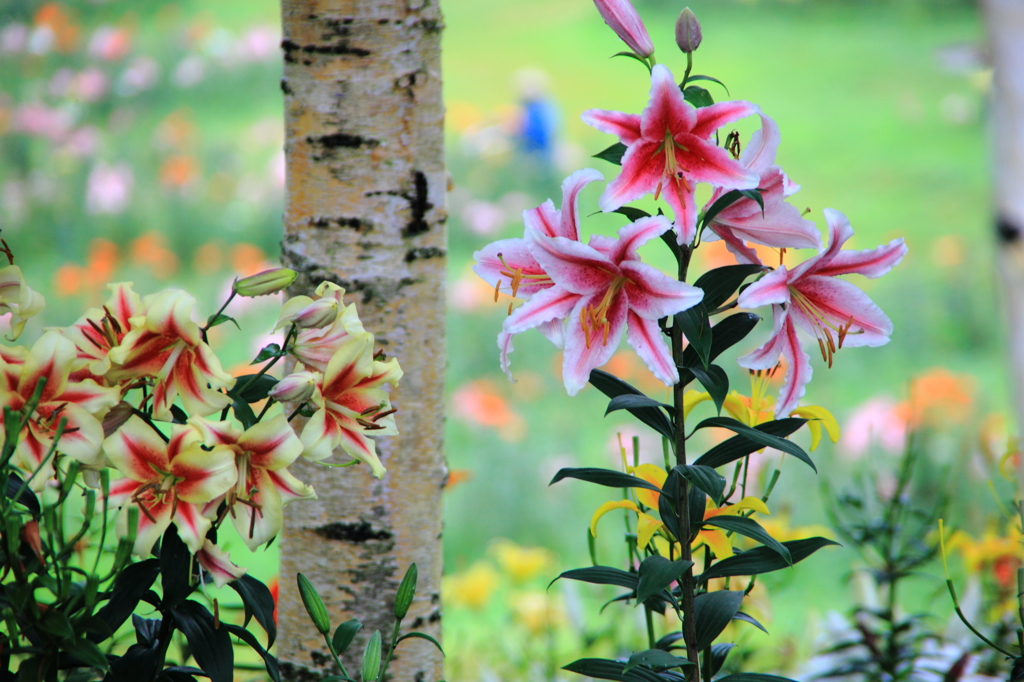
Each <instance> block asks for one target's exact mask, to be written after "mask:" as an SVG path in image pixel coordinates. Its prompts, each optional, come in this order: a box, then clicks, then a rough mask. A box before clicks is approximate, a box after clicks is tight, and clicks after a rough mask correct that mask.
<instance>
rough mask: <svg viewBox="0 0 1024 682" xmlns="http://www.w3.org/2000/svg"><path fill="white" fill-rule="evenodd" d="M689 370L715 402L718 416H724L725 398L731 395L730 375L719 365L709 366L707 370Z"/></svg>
mask: <svg viewBox="0 0 1024 682" xmlns="http://www.w3.org/2000/svg"><path fill="white" fill-rule="evenodd" d="M689 369H690V372H692V373H693V376H695V377H697V381H699V382H700V385H701V386H703V387H704V389H705V390H706V391H707V392H708V395H710V396H711V399H712V400H713V401H714V402H715V409H716V410H717V411H718V414H722V405H724V404H725V396H727V395H729V375H728V374H726V373H725V370H724V369H722V368H721V367H719V366H718V365H709V366H708V368H707V369H704V368H703V367H700V366H694V367H690V368H689Z"/></svg>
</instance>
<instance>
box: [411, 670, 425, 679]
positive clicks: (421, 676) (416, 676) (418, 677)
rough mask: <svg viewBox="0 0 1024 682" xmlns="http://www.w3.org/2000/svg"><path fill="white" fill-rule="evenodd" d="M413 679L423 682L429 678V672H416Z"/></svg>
mask: <svg viewBox="0 0 1024 682" xmlns="http://www.w3.org/2000/svg"><path fill="white" fill-rule="evenodd" d="M412 679H413V680H414V682H423V681H424V680H425V679H427V672H426V671H425V670H421V671H419V672H418V673H416V674H415V675H414V676H413V678H412Z"/></svg>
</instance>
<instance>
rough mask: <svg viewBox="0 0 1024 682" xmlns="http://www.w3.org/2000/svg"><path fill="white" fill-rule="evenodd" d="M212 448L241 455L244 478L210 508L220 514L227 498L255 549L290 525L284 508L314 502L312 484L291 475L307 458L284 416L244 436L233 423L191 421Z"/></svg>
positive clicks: (237, 524)
mask: <svg viewBox="0 0 1024 682" xmlns="http://www.w3.org/2000/svg"><path fill="white" fill-rule="evenodd" d="M189 424H191V425H192V426H193V427H195V429H196V430H197V431H198V432H199V433H200V434H202V436H203V440H204V441H205V443H206V444H207V445H214V446H217V445H223V446H225V447H227V448H228V449H230V450H231V451H232V452H234V453H235V466H236V467H237V468H238V480H237V481H236V482H235V486H234V488H233V489H231V490H228V491H227V493H226V494H225V495H224V497H222V498H219V499H216V500H214V501H212V502H211V503H210V504H208V505H207V509H206V510H205V511H210V510H216V509H217V507H218V506H220V502H221V501H222V500H223V501H224V502H226V503H227V509H228V513H230V514H231V520H232V522H233V523H234V526H235V529H236V530H237V531H238V534H239V535H240V536H241V538H242V541H243V542H245V544H246V546H248V547H249V549H251V550H254V551H255V549H256V548H257V547H259V546H260V545H262V544H263V543H265V542H269V541H270V540H272V539H273V538H274V537H276V536H277V534H278V533H280V532H281V527H282V525H283V524H284V511H283V507H284V505H286V504H288V503H289V502H292V501H294V500H299V499H307V500H308V499H314V498H316V494H315V493H314V492H313V488H312V487H311V486H308V485H306V484H305V483H302V482H301V481H299V480H298V479H297V478H295V477H294V476H292V475H291V473H289V472H288V469H287V467H288V466H289V465H290V464H291V463H292V462H294V461H295V460H296V459H297V458H298V457H299V455H301V454H302V443H301V441H299V438H298V436H296V435H295V432H294V431H293V430H292V427H291V426H290V425H289V424H288V420H287V419H286V418H285V416H284V415H283V414H279V415H277V416H276V417H274V418H272V419H268V420H264V421H261V422H258V423H257V424H254V425H253V426H250V427H249V428H248V429H246V430H245V431H244V432H243V431H242V430H241V429H239V428H238V427H236V426H234V425H233V424H232V423H231V422H228V421H218V422H212V421H207V420H205V419H196V418H192V419H189Z"/></svg>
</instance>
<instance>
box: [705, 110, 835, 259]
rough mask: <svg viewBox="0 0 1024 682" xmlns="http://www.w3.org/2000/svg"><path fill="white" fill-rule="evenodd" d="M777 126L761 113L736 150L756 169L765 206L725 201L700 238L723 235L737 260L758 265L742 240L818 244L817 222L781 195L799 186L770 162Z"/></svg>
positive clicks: (777, 244) (776, 141)
mask: <svg viewBox="0 0 1024 682" xmlns="http://www.w3.org/2000/svg"><path fill="white" fill-rule="evenodd" d="M779 141H780V136H779V126H778V125H777V124H776V123H775V121H773V120H772V119H770V118H769V117H767V116H765V115H764V114H761V129H760V130H757V131H755V132H754V134H753V135H752V136H751V138H750V144H748V145H747V147H746V149H744V150H743V152H742V153H741V154H740V163H741V164H743V165H744V166H746V167H747V168H748V169H750V170H751V171H754V172H756V173H758V174H759V176H760V179H759V181H758V183H757V187H758V189H759V190H760V191H761V199H762V200H763V201H764V211H763V212H762V210H761V206H760V205H758V203H757V202H756V201H754V200H753V199H748V198H746V197H744V198H742V199H740V200H738V201H736V202H735V203H733V204H730V205H729V207H728V208H726V209H725V210H724V211H721V212H720V213H718V215H716V216H715V217H714V219H712V220H711V222H709V223H708V232H705V233H704V236H703V239H704V241H716V240H718V239H723V240H725V243H726V246H727V247H728V249H729V250H730V251H732V253H733V254H734V255H735V256H736V260H738V261H739V262H740V263H752V264H757V265H761V260H760V259H759V258H758V257H757V252H756V251H755V250H754V249H753V248H751V247H750V246H749V245H748V244H747V242H753V243H755V244H762V245H764V246H770V247H773V248H777V249H818V250H820V249H821V235H820V234H819V233H818V228H817V226H816V225H815V224H814V223H813V222H812V221H810V220H807V219H805V218H804V217H803V216H802V215H801V213H800V210H799V209H798V208H796V207H795V206H793V205H791V204H789V203H787V202H786V199H787V198H788V197H790V196H792V195H793V194H796V192H798V191H799V190H800V185H796V184H794V183H793V182H792V181H790V179H789V177H787V176H786V174H785V173H784V172H783V171H782V169H781V168H779V167H778V166H776V165H775V153H776V151H777V150H778V147H779ZM726 192H727V190H725V189H721V188H719V189H717V190H715V193H714V194H713V195H712V196H711V199H710V201H708V203H707V204H706V205H705V206H704V211H707V210H708V209H709V208H711V206H713V205H714V203H715V202H716V201H718V199H719V198H721V197H722V195H723V194H725V193H726Z"/></svg>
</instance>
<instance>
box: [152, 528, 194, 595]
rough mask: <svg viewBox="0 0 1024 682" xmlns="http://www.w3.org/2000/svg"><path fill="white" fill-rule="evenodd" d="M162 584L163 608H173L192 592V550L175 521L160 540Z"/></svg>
mask: <svg viewBox="0 0 1024 682" xmlns="http://www.w3.org/2000/svg"><path fill="white" fill-rule="evenodd" d="M160 584H161V586H162V587H163V592H164V596H163V599H161V601H160V607H161V608H162V609H173V608H174V607H176V606H177V605H178V604H180V603H181V602H183V601H185V599H186V598H187V597H188V595H190V594H192V552H190V551H189V549H188V547H187V546H186V545H185V543H184V542H182V540H181V537H179V536H178V529H177V527H175V525H174V524H173V523H172V524H171V525H170V526H168V527H167V530H166V531H165V532H164V536H163V539H162V540H161V541H160Z"/></svg>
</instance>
